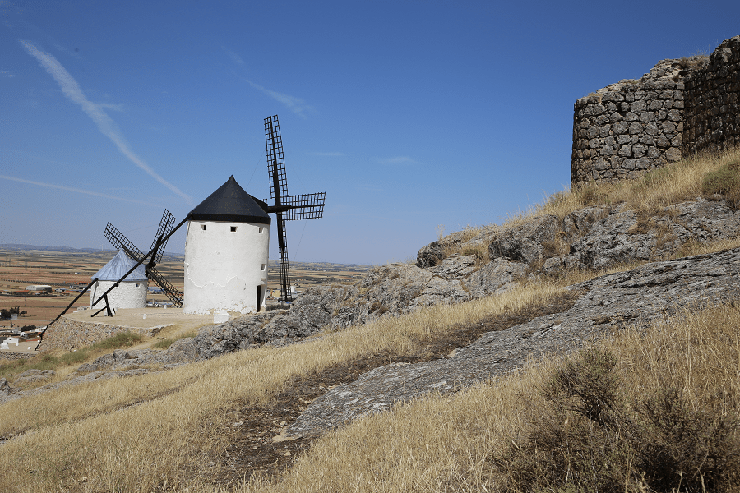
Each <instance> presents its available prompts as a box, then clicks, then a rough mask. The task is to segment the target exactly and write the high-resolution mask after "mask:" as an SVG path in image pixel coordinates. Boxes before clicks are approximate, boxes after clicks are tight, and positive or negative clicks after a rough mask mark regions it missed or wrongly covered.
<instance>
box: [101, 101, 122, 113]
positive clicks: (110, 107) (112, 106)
mask: <svg viewBox="0 0 740 493" xmlns="http://www.w3.org/2000/svg"><path fill="white" fill-rule="evenodd" d="M97 105H98V107H99V108H105V109H108V110H113V111H121V112H122V111H123V105H122V104H113V103H97Z"/></svg>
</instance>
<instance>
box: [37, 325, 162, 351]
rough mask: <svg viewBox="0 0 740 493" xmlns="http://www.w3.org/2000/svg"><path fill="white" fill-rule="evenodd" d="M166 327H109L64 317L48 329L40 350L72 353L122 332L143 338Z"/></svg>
mask: <svg viewBox="0 0 740 493" xmlns="http://www.w3.org/2000/svg"><path fill="white" fill-rule="evenodd" d="M164 327H166V326H165V325H159V326H157V327H149V328H141V327H127V326H125V325H109V324H106V323H95V322H79V321H76V320H71V319H69V318H67V317H62V318H60V319H59V320H57V321H56V322H54V324H53V325H50V326H49V327H48V328H47V329H46V332H45V333H44V338H43V340H42V341H41V346H40V347H39V350H40V351H48V350H50V349H63V350H65V351H71V350H73V349H77V348H80V347H83V346H89V345H91V344H95V343H96V342H99V341H102V340H103V339H107V338H108V337H112V336H114V335H116V334H119V333H121V332H134V333H137V334H141V335H143V336H153V335H156V334H157V333H158V332H159V331H160V330H162V328H164Z"/></svg>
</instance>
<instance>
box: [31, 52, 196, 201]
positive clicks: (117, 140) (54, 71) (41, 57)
mask: <svg viewBox="0 0 740 493" xmlns="http://www.w3.org/2000/svg"><path fill="white" fill-rule="evenodd" d="M19 41H20V43H21V44H22V45H23V47H24V48H25V49H26V51H28V53H29V54H30V55H32V56H34V57H35V58H36V59H37V60H38V61H39V63H40V64H41V66H42V67H44V68H45V69H46V71H47V72H49V74H50V75H51V76H52V77H54V80H55V81H57V84H59V87H61V89H62V92H63V93H64V95H65V96H66V97H67V98H68V99H69V100H70V101H72V102H74V103H77V104H79V105H80V106H81V107H82V111H84V112H85V113H87V116H89V117H90V118H91V119H92V120H93V121H94V122H95V124H96V125H97V126H98V129H99V130H100V131H101V132H102V134H103V135H105V136H106V137H108V138H109V139H110V140H111V141H112V142H113V143H114V144H115V145H116V146H117V147H118V150H119V151H121V153H122V154H123V155H124V156H126V157H127V158H128V159H129V160H130V161H131V162H132V163H134V164H135V165H136V166H138V167H139V168H141V169H142V170H144V171H145V172H146V173H147V174H149V176H151V177H152V178H154V179H155V180H157V181H158V182H159V183H161V184H162V185H164V186H166V187H167V188H169V189H170V190H172V191H173V192H174V193H176V194H177V195H179V196H180V197H182V198H184V199H185V201H186V202H187V203H188V204H192V203H193V199H192V198H191V197H190V196H189V195H187V194H186V193H184V192H182V191H180V189H179V188H177V187H176V186H175V185H173V184H172V183H170V182H168V181H167V180H165V179H164V178H162V177H161V176H159V175H158V174H157V172H156V171H154V170H153V169H152V168H150V167H149V165H147V164H146V163H145V162H144V161H143V160H142V159H141V158H140V157H139V156H137V155H136V154H135V153H134V151H132V150H131V148H130V147H129V145H128V143H127V142H126V139H125V138H124V137H123V134H121V131H120V130H118V128H117V127H116V124H115V122H114V121H113V120H112V119H111V118H110V117H109V116H108V115H107V113H106V112H105V111H103V105H99V104H95V103H93V102H91V101H89V100H88V99H87V98H86V97H85V94H84V93H83V92H82V89H80V86H79V85H78V84H77V81H76V80H74V79H73V78H72V76H71V75H69V72H67V70H66V69H65V68H64V67H62V65H61V64H60V63H59V62H58V61H57V59H56V58H54V57H53V56H52V55H51V54H49V53H43V52H41V51H39V50H38V49H37V48H36V47H35V46H34V45H33V44H31V43H30V42H28V41H25V40H19Z"/></svg>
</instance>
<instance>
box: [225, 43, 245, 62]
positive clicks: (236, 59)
mask: <svg viewBox="0 0 740 493" xmlns="http://www.w3.org/2000/svg"><path fill="white" fill-rule="evenodd" d="M221 49H222V50H224V53H226V54H227V55H229V58H231V60H233V62H234V63H236V64H237V65H244V59H242V57H240V56H239V55H238V54H237V53H234V52H233V51H231V50H230V49H228V48H226V47H225V46H222V47H221Z"/></svg>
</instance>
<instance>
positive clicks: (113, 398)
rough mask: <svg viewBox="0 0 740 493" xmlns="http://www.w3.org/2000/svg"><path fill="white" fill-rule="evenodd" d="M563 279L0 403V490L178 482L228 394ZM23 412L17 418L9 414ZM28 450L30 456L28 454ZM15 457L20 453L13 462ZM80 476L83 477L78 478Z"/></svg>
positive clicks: (377, 348)
mask: <svg viewBox="0 0 740 493" xmlns="http://www.w3.org/2000/svg"><path fill="white" fill-rule="evenodd" d="M560 292H562V289H561V288H559V287H556V286H554V285H552V284H541V285H530V286H525V287H521V288H519V289H515V290H513V291H511V292H509V293H506V294H504V295H502V296H498V297H495V298H487V299H483V300H477V301H473V302H469V303H463V304H460V305H439V306H435V307H430V308H427V309H424V310H420V311H419V312H416V313H414V314H410V315H407V316H403V317H399V318H396V319H381V320H379V321H378V322H376V323H373V324H371V325H367V326H361V327H354V328H350V329H348V330H346V331H343V332H338V333H332V334H326V335H325V336H324V337H323V338H320V339H317V340H314V341H310V342H306V343H304V344H297V345H293V346H289V347H286V348H279V349H278V348H259V349H253V350H249V351H242V352H238V353H232V354H229V355H226V356H223V357H221V358H215V359H213V360H209V361H206V362H202V363H196V364H191V365H187V366H183V367H180V368H176V369H173V370H170V371H167V372H162V373H156V374H150V375H144V376H136V377H129V378H126V379H125V380H119V379H115V380H106V381H102V382H92V383H89V384H84V385H79V386H75V387H68V388H62V389H59V390H57V391H52V392H48V393H45V394H43V395H39V396H36V397H28V398H24V399H20V400H15V401H10V402H8V403H6V404H5V405H3V406H0V436H6V437H11V436H14V437H15V438H14V439H12V440H10V441H8V442H7V443H6V444H4V445H3V446H2V447H0V460H3V461H4V462H5V463H24V464H26V463H27V464H34V465H33V466H29V467H25V468H21V470H18V471H16V474H13V475H6V476H3V477H2V478H0V491H56V490H57V489H59V488H62V489H68V490H71V491H152V490H154V489H155V488H159V487H162V486H164V485H165V484H167V485H169V486H177V487H183V486H184V485H183V484H181V483H180V481H181V479H182V478H183V470H184V469H185V468H188V467H193V468H196V469H197V465H198V459H199V458H200V457H202V456H204V455H208V454H213V453H219V451H222V450H223V449H224V447H225V446H226V444H225V443H223V440H222V439H221V438H220V437H219V436H218V434H217V433H215V431H216V430H218V429H219V427H221V426H225V425H226V424H227V416H226V413H225V411H224V410H225V409H227V408H228V407H229V406H230V405H231V404H232V403H234V402H237V401H240V402H247V403H250V402H251V403H255V404H258V403H262V402H265V401H267V400H268V399H269V398H270V397H271V396H273V395H275V394H276V393H278V392H279V391H280V390H281V389H282V388H283V386H284V385H285V383H286V382H287V381H289V380H290V379H291V378H293V377H295V376H298V375H309V374H311V373H312V372H316V371H320V370H321V369H323V368H326V367H328V366H330V365H333V364H337V363H340V362H344V361H350V360H353V359H355V358H358V357H361V356H363V355H369V354H377V353H380V352H383V351H386V352H388V353H390V354H407V353H408V354H413V353H414V352H415V351H417V350H418V344H419V341H423V340H424V339H425V338H434V337H435V336H436V335H439V334H441V333H444V332H445V331H449V330H452V329H453V327H454V326H455V325H456V324H465V323H473V322H475V321H477V320H480V319H482V318H484V317H486V316H489V315H491V314H498V313H503V312H506V311H510V310H517V309H520V308H523V307H525V306H528V305H531V304H539V303H542V302H544V301H546V300H547V299H548V298H551V297H554V296H556V295H557V294H558V293H560ZM18 416H23V419H17V417H18ZM32 458H33V460H32ZM18 461H22V462H18ZM81 478H86V479H85V481H84V482H80V481H81Z"/></svg>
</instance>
